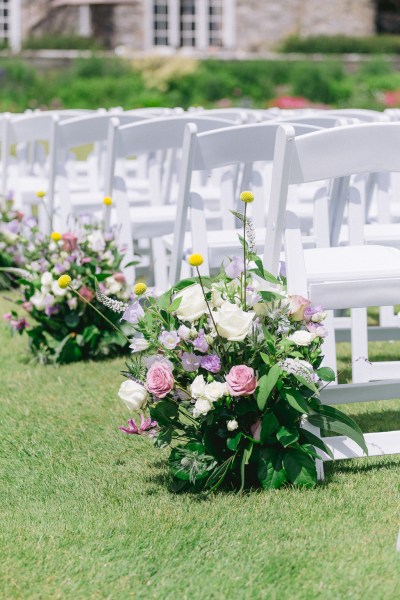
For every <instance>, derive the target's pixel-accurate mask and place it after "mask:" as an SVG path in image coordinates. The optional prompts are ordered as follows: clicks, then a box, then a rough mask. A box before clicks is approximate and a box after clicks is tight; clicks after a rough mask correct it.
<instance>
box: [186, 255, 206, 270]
mask: <svg viewBox="0 0 400 600" xmlns="http://www.w3.org/2000/svg"><path fill="white" fill-rule="evenodd" d="M203 262H204V258H203V257H202V255H201V254H191V255H190V256H189V258H188V263H189V265H190V266H191V267H199V266H200V265H202V264H203Z"/></svg>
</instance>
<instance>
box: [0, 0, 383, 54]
mask: <svg viewBox="0 0 400 600" xmlns="http://www.w3.org/2000/svg"><path fill="white" fill-rule="evenodd" d="M386 4H387V2H386ZM382 6H383V9H382ZM384 7H385V0H322V1H321V0H109V1H106V0H0V40H8V41H9V42H10V43H11V45H14V46H15V44H16V41H15V40H16V38H18V36H19V43H21V41H23V40H24V39H26V38H28V37H30V36H38V37H40V36H41V35H45V34H49V33H51V34H60V35H65V34H77V35H82V36H88V37H95V38H97V39H98V41H99V42H100V43H101V44H102V45H104V46H105V47H109V48H115V47H117V46H124V47H126V48H129V49H132V50H135V51H145V52H154V51H160V52H166V51H170V52H172V51H176V50H178V49H183V50H185V51H190V52H193V51H194V52H195V51H201V52H209V53H218V52H221V51H223V50H230V51H239V52H240V51H243V52H262V51H268V50H272V49H274V47H276V45H277V44H278V43H279V42H280V41H282V40H283V39H284V38H286V37H287V36H289V35H291V34H297V35H300V36H308V35H319V34H322V35H335V34H344V35H349V36H363V35H371V34H373V33H375V32H376V30H377V23H378V21H379V22H384V21H385V20H384V19H383V21H382V18H381V19H380V20H379V18H378V17H379V15H381V12H382V10H385V9H384ZM381 16H382V15H381ZM386 20H387V22H390V23H393V19H390V15H389V18H387V19H386ZM17 45H18V39H17Z"/></svg>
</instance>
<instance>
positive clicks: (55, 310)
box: [44, 304, 59, 317]
mask: <svg viewBox="0 0 400 600" xmlns="http://www.w3.org/2000/svg"><path fill="white" fill-rule="evenodd" d="M58 311H59V307H58V306H57V304H55V305H53V306H46V308H45V309H44V312H45V313H46V315H47V316H48V317H51V316H52V315H56V314H57V313H58Z"/></svg>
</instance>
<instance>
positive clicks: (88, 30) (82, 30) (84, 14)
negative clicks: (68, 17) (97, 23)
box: [78, 4, 92, 37]
mask: <svg viewBox="0 0 400 600" xmlns="http://www.w3.org/2000/svg"><path fill="white" fill-rule="evenodd" d="M78 11H79V15H78V30H79V35H80V36H82V37H90V36H91V35H92V22H91V18H90V6H89V5H88V4H82V5H81V6H79V7H78Z"/></svg>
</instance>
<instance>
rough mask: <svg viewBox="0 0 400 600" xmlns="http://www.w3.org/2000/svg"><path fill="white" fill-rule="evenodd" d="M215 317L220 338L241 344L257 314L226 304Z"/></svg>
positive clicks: (214, 314)
mask: <svg viewBox="0 0 400 600" xmlns="http://www.w3.org/2000/svg"><path fill="white" fill-rule="evenodd" d="M213 316H214V320H215V322H216V325H217V330H218V333H219V335H220V336H222V337H224V338H226V339H228V340H230V341H232V342H241V341H242V340H244V338H245V337H246V335H247V334H248V332H249V328H250V325H251V322H252V320H253V319H254V316H255V312H253V311H249V312H245V311H244V310H242V309H241V308H239V306H237V305H236V304H231V303H230V302H224V303H223V305H222V306H221V308H220V310H219V311H218V312H216V313H213Z"/></svg>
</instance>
